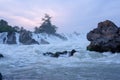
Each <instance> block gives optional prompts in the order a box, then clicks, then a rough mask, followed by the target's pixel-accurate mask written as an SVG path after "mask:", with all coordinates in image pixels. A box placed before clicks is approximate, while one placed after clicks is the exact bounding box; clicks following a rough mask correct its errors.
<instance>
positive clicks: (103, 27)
mask: <svg viewBox="0 0 120 80" xmlns="http://www.w3.org/2000/svg"><path fill="white" fill-rule="evenodd" d="M87 39H88V40H89V41H90V45H89V46H88V47H87V49H88V50H90V51H97V52H107V51H110V52H120V28H119V27H117V26H116V25H115V24H114V23H113V22H112V21H109V20H106V21H104V22H100V23H98V27H97V28H95V29H93V30H92V31H90V32H89V33H88V34H87Z"/></svg>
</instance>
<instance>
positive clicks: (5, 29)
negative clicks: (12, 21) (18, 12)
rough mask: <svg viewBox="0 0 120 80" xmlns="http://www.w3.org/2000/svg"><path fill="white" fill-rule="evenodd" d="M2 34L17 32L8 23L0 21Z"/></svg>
mask: <svg viewBox="0 0 120 80" xmlns="http://www.w3.org/2000/svg"><path fill="white" fill-rule="evenodd" d="M1 32H16V30H15V29H14V28H13V27H12V26H9V25H8V22H6V21H4V20H0V33H1Z"/></svg>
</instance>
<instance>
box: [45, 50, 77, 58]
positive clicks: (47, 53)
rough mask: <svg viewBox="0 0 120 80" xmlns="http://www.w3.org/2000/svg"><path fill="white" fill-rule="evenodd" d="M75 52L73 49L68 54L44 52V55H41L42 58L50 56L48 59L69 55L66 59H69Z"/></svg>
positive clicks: (63, 52) (65, 52)
mask: <svg viewBox="0 0 120 80" xmlns="http://www.w3.org/2000/svg"><path fill="white" fill-rule="evenodd" d="M75 52H76V50H74V49H73V50H72V51H70V52H68V51H62V52H55V53H52V52H46V53H43V55H44V56H50V57H56V58H58V57H60V56H62V55H69V56H68V57H70V56H73V55H74V53H75Z"/></svg>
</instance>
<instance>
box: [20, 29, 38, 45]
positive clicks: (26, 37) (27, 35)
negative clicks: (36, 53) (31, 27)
mask: <svg viewBox="0 0 120 80" xmlns="http://www.w3.org/2000/svg"><path fill="white" fill-rule="evenodd" d="M19 41H20V42H21V43H23V44H25V45H30V44H39V43H38V42H37V41H35V40H34V39H32V34H31V32H29V31H26V30H23V31H21V32H20V36H19Z"/></svg>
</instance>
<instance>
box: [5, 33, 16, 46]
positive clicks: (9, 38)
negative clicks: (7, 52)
mask: <svg viewBox="0 0 120 80" xmlns="http://www.w3.org/2000/svg"><path fill="white" fill-rule="evenodd" d="M6 43H7V44H16V36H15V32H8V35H7V42H6Z"/></svg>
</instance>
